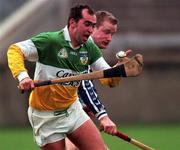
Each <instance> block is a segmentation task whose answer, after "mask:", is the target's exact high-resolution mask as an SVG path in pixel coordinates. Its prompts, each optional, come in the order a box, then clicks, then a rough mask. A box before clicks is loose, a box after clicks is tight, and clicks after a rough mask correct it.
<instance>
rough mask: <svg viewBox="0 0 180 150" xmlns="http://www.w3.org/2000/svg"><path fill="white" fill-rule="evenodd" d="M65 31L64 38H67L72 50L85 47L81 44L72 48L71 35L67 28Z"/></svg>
mask: <svg viewBox="0 0 180 150" xmlns="http://www.w3.org/2000/svg"><path fill="white" fill-rule="evenodd" d="M63 30H64V38H65V40H66V41H68V42H69V45H70V46H71V48H73V49H79V48H80V47H82V46H83V44H81V45H80V46H78V47H76V48H74V47H73V46H72V44H71V38H70V35H69V30H68V27H67V26H65V27H64V29H63Z"/></svg>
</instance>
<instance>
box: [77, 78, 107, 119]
mask: <svg viewBox="0 0 180 150" xmlns="http://www.w3.org/2000/svg"><path fill="white" fill-rule="evenodd" d="M78 95H79V98H80V101H81V103H83V104H85V105H86V106H87V107H88V108H89V109H90V110H91V111H92V112H93V114H94V115H95V116H96V117H97V118H100V117H102V116H104V115H107V112H106V110H105V107H104V105H103V104H102V103H101V101H100V99H99V98H98V96H97V92H96V89H95V87H94V84H93V83H92V81H91V80H83V81H81V84H80V86H79V89H78Z"/></svg>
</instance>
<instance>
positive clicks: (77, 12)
mask: <svg viewBox="0 0 180 150" xmlns="http://www.w3.org/2000/svg"><path fill="white" fill-rule="evenodd" d="M84 9H87V10H88V13H89V14H90V15H94V11H93V9H91V8H90V7H89V6H88V5H81V4H78V5H76V6H74V7H72V8H71V10H70V14H69V18H68V27H69V21H70V19H72V18H73V19H74V20H75V21H76V22H78V21H79V20H80V19H81V18H82V17H83V16H82V11H83V10H84Z"/></svg>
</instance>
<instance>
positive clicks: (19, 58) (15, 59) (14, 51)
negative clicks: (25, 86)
mask: <svg viewBox="0 0 180 150" xmlns="http://www.w3.org/2000/svg"><path fill="white" fill-rule="evenodd" d="M7 58H8V66H9V68H10V70H11V72H12V75H13V77H14V78H17V76H18V75H19V74H20V73H21V72H24V71H26V72H27V70H26V68H25V65H24V59H25V58H24V55H23V53H22V51H21V49H20V48H19V47H18V46H17V45H15V44H13V45H11V46H10V47H9V48H8V52H7Z"/></svg>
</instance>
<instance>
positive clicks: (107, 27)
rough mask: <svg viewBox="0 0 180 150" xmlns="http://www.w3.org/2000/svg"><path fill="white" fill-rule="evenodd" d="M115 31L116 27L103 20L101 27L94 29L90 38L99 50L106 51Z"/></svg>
mask: <svg viewBox="0 0 180 150" xmlns="http://www.w3.org/2000/svg"><path fill="white" fill-rule="evenodd" d="M116 31H117V25H113V24H112V23H110V22H109V21H108V20H105V21H104V22H103V23H102V25H101V26H99V27H98V28H95V29H94V32H93V34H92V37H93V39H94V42H95V43H96V45H97V46H98V47H99V48H101V49H106V48H107V46H108V45H109V43H110V42H111V40H112V36H113V34H114V33H115V32H116Z"/></svg>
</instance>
